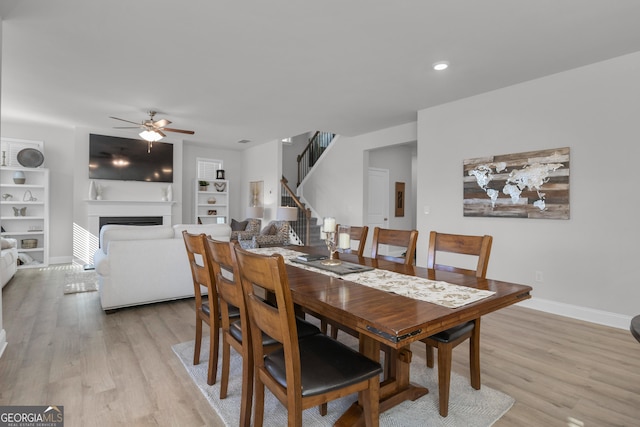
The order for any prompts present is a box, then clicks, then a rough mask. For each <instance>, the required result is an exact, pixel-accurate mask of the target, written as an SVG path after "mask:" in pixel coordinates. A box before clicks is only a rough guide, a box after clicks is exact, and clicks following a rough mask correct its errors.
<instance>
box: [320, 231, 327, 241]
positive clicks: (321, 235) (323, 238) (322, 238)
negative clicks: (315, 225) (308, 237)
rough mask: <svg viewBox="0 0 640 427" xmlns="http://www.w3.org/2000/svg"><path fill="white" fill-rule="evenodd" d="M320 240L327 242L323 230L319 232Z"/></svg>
mask: <svg viewBox="0 0 640 427" xmlns="http://www.w3.org/2000/svg"><path fill="white" fill-rule="evenodd" d="M320 239H321V240H327V233H325V232H324V230H320Z"/></svg>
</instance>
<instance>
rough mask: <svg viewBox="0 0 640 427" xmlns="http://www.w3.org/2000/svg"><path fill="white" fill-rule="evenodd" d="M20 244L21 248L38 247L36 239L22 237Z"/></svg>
mask: <svg viewBox="0 0 640 427" xmlns="http://www.w3.org/2000/svg"><path fill="white" fill-rule="evenodd" d="M20 244H21V246H22V249H35V248H37V247H38V239H22V240H21V241H20Z"/></svg>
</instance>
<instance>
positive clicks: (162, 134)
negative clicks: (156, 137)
mask: <svg viewBox="0 0 640 427" xmlns="http://www.w3.org/2000/svg"><path fill="white" fill-rule="evenodd" d="M156 133H159V134H160V135H161V136H162V137H163V138H164V137H165V136H167V135H165V134H164V133H162V131H161V130H160V129H156Z"/></svg>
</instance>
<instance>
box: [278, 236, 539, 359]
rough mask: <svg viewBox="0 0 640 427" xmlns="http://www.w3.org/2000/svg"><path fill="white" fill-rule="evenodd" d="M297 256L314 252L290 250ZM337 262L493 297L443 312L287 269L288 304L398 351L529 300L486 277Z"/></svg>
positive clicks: (526, 289) (345, 279)
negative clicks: (484, 292) (475, 290)
mask: <svg viewBox="0 0 640 427" xmlns="http://www.w3.org/2000/svg"><path fill="white" fill-rule="evenodd" d="M291 249H294V250H297V251H300V252H307V253H312V252H314V251H316V252H317V249H312V248H303V247H300V248H298V247H295V248H291ZM340 257H341V259H343V260H345V261H349V262H354V263H358V264H362V265H368V266H372V267H375V268H379V269H384V270H389V271H394V272H397V273H402V274H407V275H411V276H417V277H423V278H428V279H431V280H441V281H445V282H448V283H452V284H456V285H462V286H469V287H472V288H478V289H486V290H490V291H494V292H495V294H494V295H492V296H490V297H488V298H485V299H482V300H480V301H477V302H474V303H470V304H467V305H465V306H462V307H459V308H447V307H444V306H440V305H437V304H433V303H429V302H425V301H421V300H416V299H412V298H408V297H404V296H401V295H396V294H393V293H389V292H385V291H382V290H378V289H374V288H371V287H367V286H364V285H360V284H357V283H354V282H351V281H349V276H348V275H345V276H342V277H341V278H336V277H331V276H328V275H325V274H321V273H317V272H314V271H309V270H304V269H302V268H298V267H295V266H292V265H288V266H287V273H288V277H289V284H290V287H291V291H292V296H293V299H294V302H295V303H297V304H298V305H301V306H302V307H304V308H306V309H309V310H311V311H314V312H316V313H321V314H322V315H324V316H326V317H328V318H330V319H332V320H334V321H336V322H338V323H340V324H343V325H346V326H349V327H351V328H353V329H355V330H357V331H359V332H360V333H363V334H366V335H368V336H370V337H371V338H373V339H375V340H377V341H379V342H382V343H384V344H386V345H389V346H391V347H393V348H401V347H404V346H406V345H408V344H410V343H411V342H414V341H418V340H420V339H422V338H426V337H428V336H430V335H433V334H434V333H437V332H440V331H443V330H445V329H448V328H450V327H452V326H455V325H457V324H459V323H461V322H465V321H468V320H473V319H475V318H478V317H480V316H483V315H485V314H488V313H491V312H493V311H496V310H498V309H500V308H503V307H506V306H509V305H512V304H515V303H517V302H519V301H522V300H525V299H528V298H530V297H531V295H530V292H531V290H532V288H531V287H530V286H527V285H520V284H516V283H509V282H503V281H499V280H491V279H478V278H476V277H473V276H464V275H461V274H457V273H450V272H446V271H435V270H429V269H426V268H422V267H414V266H407V265H404V264H397V263H393V262H390V261H381V260H375V259H371V258H366V257H361V258H359V257H357V256H355V255H350V254H341V255H340Z"/></svg>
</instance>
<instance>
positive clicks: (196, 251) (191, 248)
mask: <svg viewBox="0 0 640 427" xmlns="http://www.w3.org/2000/svg"><path fill="white" fill-rule="evenodd" d="M182 238H183V239H184V245H185V247H186V249H187V258H188V259H189V267H190V268H191V276H192V278H193V291H194V294H195V302H196V312H199V311H200V310H201V309H202V301H203V299H202V294H203V292H202V291H203V288H204V289H206V290H207V293H208V294H209V300H210V301H217V292H216V286H215V281H214V279H213V270H212V268H211V262H210V261H209V259H208V258H207V250H206V248H205V239H206V235H205V234H204V233H202V234H192V233H189V232H187V230H183V231H182ZM212 306H213V307H211V312H212V313H211V316H212V317H213V316H214V314H215V318H217V316H218V315H219V313H218V309H217V306H218V305H217V304H212ZM214 311H215V313H213V312H214Z"/></svg>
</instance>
